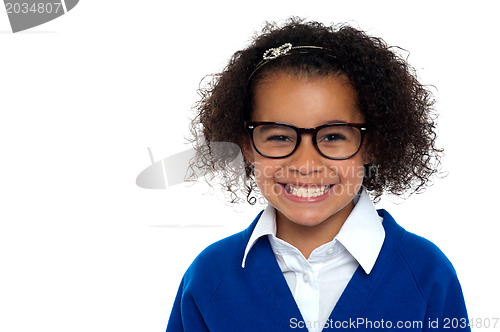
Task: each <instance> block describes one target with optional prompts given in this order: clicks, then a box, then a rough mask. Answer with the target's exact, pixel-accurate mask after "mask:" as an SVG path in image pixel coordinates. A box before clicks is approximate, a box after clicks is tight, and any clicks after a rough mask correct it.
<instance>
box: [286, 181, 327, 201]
mask: <svg viewBox="0 0 500 332" xmlns="http://www.w3.org/2000/svg"><path fill="white" fill-rule="evenodd" d="M284 187H285V190H286V192H287V193H288V194H290V195H293V196H297V197H302V198H312V197H318V196H322V195H324V194H326V193H327V192H328V190H330V188H331V187H332V186H331V185H321V186H317V185H315V186H294V185H292V184H289V183H287V184H285V185H284Z"/></svg>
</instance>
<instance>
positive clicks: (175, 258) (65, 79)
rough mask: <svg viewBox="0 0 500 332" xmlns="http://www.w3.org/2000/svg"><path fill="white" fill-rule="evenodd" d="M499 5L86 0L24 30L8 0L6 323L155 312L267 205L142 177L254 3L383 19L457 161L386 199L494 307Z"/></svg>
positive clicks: (0, 232)
mask: <svg viewBox="0 0 500 332" xmlns="http://www.w3.org/2000/svg"><path fill="white" fill-rule="evenodd" d="M495 8H497V4H496V2H495V1H489V2H487V1H475V2H474V3H473V2H472V1H468V2H460V1H449V2H445V1H440V2H438V1H412V2H410V1H405V2H403V1H345V0H343V1H334V0H330V1H260V0H259V1H256V0H254V1H245V2H243V1H241V2H240V1H227V2H223V1H184V2H181V1H153V0H143V1H124V0H120V1H118V0H113V1H111V0H108V1H89V0H87V1H86V0H82V1H81V2H80V3H79V4H78V5H77V6H76V7H75V8H74V9H73V10H72V11H70V12H69V13H68V14H66V15H64V16H62V17H60V18H58V19H56V20H54V21H52V22H49V23H47V24H44V25H42V26H39V27H36V28H33V29H31V30H29V31H27V32H24V33H18V34H12V33H11V32H9V30H10V26H9V24H8V19H7V15H6V14H4V13H3V8H2V13H0V31H1V33H0V50H1V54H0V158H1V159H0V160H1V162H0V331H8V332H11V331H12V332H13V331H32V330H33V331H34V330H36V331H51V332H56V331H121V332H125V331H163V330H164V329H165V327H166V324H167V320H168V316H169V313H170V309H171V305H172V302H173V300H174V296H175V293H176V291H177V287H178V284H179V281H180V279H181V277H182V274H183V273H184V271H185V269H186V268H187V267H188V265H189V264H190V262H191V261H192V260H193V259H194V257H195V256H196V255H197V254H198V253H199V252H200V251H201V250H202V249H203V248H204V247H205V246H207V245H208V244H210V243H212V242H214V241H216V240H218V239H220V238H222V237H225V236H226V235H229V234H232V233H234V232H236V231H239V230H240V229H243V228H245V227H246V226H247V225H248V224H249V223H250V222H251V221H252V219H253V217H254V216H255V214H256V213H257V211H259V210H260V208H261V207H250V208H248V207H244V206H240V207H236V208H231V207H229V206H227V205H226V204H225V203H224V201H223V199H222V195H221V194H216V195H211V194H210V193H207V192H209V190H208V189H207V187H205V186H203V185H194V186H193V185H191V186H185V185H178V186H174V187H170V188H168V189H167V190H146V189H141V188H139V187H137V186H136V184H135V178H136V176H137V175H138V174H139V173H140V172H141V171H142V170H143V169H144V168H146V167H148V165H150V159H149V155H148V151H147V147H151V149H152V151H153V154H154V156H155V158H156V159H157V160H160V159H162V158H165V157H167V156H169V155H172V154H174V153H177V152H180V151H183V150H185V149H187V148H188V147H187V146H185V145H184V142H185V140H184V137H185V136H186V135H187V134H188V131H187V125H188V118H189V117H190V108H191V106H192V105H193V104H194V103H195V102H196V101H197V99H198V96H197V93H196V89H197V87H198V83H199V81H200V80H201V78H202V77H203V76H204V75H206V74H209V73H215V72H218V71H219V70H220V69H221V68H222V67H223V66H224V64H225V62H226V61H227V60H228V59H229V57H230V56H231V55H232V53H233V52H234V51H236V50H238V49H240V48H242V47H244V46H245V45H246V42H247V41H248V40H249V39H250V37H251V36H252V35H253V33H254V32H255V31H258V30H259V29H260V28H261V26H262V25H263V22H264V21H266V20H282V19H284V18H286V17H288V16H290V15H299V16H302V17H305V18H310V19H314V20H319V21H322V22H325V23H330V22H335V23H338V22H349V23H350V24H352V25H354V26H355V27H360V28H362V29H364V30H366V31H367V32H368V33H369V34H372V35H376V36H381V37H383V38H384V39H385V40H386V41H387V42H388V43H389V44H391V45H397V46H401V47H403V48H405V49H407V50H409V51H410V53H411V54H410V56H409V62H410V63H411V64H412V65H413V66H414V67H415V68H417V70H418V75H419V76H420V78H421V80H422V82H423V83H425V84H433V85H435V86H436V87H437V89H438V90H437V92H436V98H437V99H438V103H437V108H438V110H439V112H440V137H439V145H440V146H442V147H444V148H445V149H446V157H445V159H444V170H445V171H448V172H449V175H448V176H447V177H446V178H444V179H439V180H436V183H435V185H434V186H433V187H431V188H430V189H428V190H427V192H425V193H424V194H422V195H414V196H412V197H411V198H410V199H408V200H407V201H406V202H404V203H400V202H398V204H395V203H394V202H393V201H391V200H387V199H384V200H383V201H382V202H381V203H379V204H378V207H380V208H386V209H388V210H389V211H390V212H391V213H392V215H393V216H394V217H395V218H396V220H397V221H398V222H399V223H400V224H401V225H403V226H404V227H405V228H407V229H408V230H410V231H412V232H415V233H417V234H419V235H422V236H424V237H426V238H428V239H430V240H431V241H433V242H435V243H436V244H437V245H438V246H439V247H440V248H441V249H442V250H443V251H444V252H445V253H446V255H447V256H448V258H450V260H451V261H452V262H453V264H454V266H455V268H456V270H457V272H458V275H459V278H460V280H461V282H462V287H463V290H464V294H465V297H466V302H467V305H468V309H469V314H470V317H471V318H474V319H475V318H483V319H484V318H494V317H499V316H500V306H499V304H498V303H499V298H500V290H499V287H498V271H499V268H498V264H499V263H498V255H499V252H500V245H499V241H498V232H499V230H500V227H499V226H498V224H499V222H500V218H499V215H498V199H497V197H496V194H497V191H498V185H499V180H498V170H497V166H498V150H499V147H498V137H499V136H498V126H499V125H500V124H499V120H500V117H499V115H498V114H499V111H500V107H499V101H498V94H499V89H498V88H499V83H498V77H499V76H500V70H499V67H500V66H499V60H498V57H499V47H498V40H499V37H498V36H499V32H500V31H499V30H500V24H499V23H498V20H497V10H496V9H495ZM215 192H216V193H217V192H218V191H217V190H215ZM195 225H198V226H197V227H194V226H195ZM200 225H201V226H200ZM395 305H397V304H395ZM498 328H500V323H499V324H498V326H497V329H498ZM475 330H477V331H479V330H484V328H483V329H475ZM486 330H487V329H486ZM490 330H492V329H490Z"/></svg>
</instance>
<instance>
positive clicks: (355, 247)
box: [241, 189, 385, 274]
mask: <svg viewBox="0 0 500 332" xmlns="http://www.w3.org/2000/svg"><path fill="white" fill-rule="evenodd" d="M356 201H357V202H356ZM354 202H355V204H356V205H355V206H354V209H353V210H352V211H351V213H350V214H349V217H347V219H346V221H345V222H344V225H342V228H341V229H340V231H339V233H338V234H337V236H336V237H335V239H336V240H337V241H339V242H340V243H341V244H342V245H343V246H344V247H345V249H347V250H348V251H349V253H350V254H351V255H352V256H353V257H354V258H355V259H356V261H357V262H358V263H359V265H361V267H362V268H363V270H364V271H365V272H366V273H367V274H368V273H370V272H371V270H372V269H373V266H374V265H375V261H376V260H377V257H378V255H379V253H380V250H381V248H382V244H383V243H384V239H385V231H384V227H383V226H382V218H380V217H379V215H378V214H377V210H376V209H375V206H374V205H373V203H372V201H371V199H370V197H369V196H368V194H367V193H366V191H365V190H364V189H363V190H362V191H361V193H360V194H359V195H358V196H357V197H356V198H355V200H354ZM270 234H271V235H274V236H276V210H275V208H274V207H273V206H272V205H271V204H268V206H267V207H266V209H265V210H264V212H263V213H262V215H261V217H260V219H259V221H258V222H257V225H255V228H254V230H253V232H252V235H251V236H250V239H249V240H248V243H247V246H246V248H245V254H244V256H243V261H242V263H241V267H242V268H244V267H245V262H246V258H247V255H248V253H249V252H250V250H251V249H252V247H253V245H254V244H255V242H257V240H258V239H259V238H260V237H262V236H266V235H270Z"/></svg>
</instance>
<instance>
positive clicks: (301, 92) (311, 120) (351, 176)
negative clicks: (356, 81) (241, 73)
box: [244, 73, 365, 226]
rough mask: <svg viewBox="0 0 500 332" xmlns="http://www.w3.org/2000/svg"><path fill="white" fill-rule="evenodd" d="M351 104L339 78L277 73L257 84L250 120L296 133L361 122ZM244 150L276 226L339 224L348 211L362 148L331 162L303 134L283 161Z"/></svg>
mask: <svg viewBox="0 0 500 332" xmlns="http://www.w3.org/2000/svg"><path fill="white" fill-rule="evenodd" d="M356 100H357V99H356V92H355V90H354V89H353V88H352V87H351V86H350V85H349V83H348V79H347V78H345V77H343V76H340V77H336V76H333V75H329V76H324V77H313V78H304V77H301V76H296V75H293V74H287V73H276V74H273V75H271V76H270V77H268V78H267V79H265V80H263V81H262V82H259V83H258V84H257V86H256V88H255V96H254V109H253V114H252V118H251V120H252V121H260V122H263V121H271V122H283V123H287V124H291V125H294V126H296V127H301V128H315V127H318V126H321V125H324V124H329V123H337V122H347V123H363V122H364V120H365V119H364V117H363V116H362V115H361V113H360V111H359V109H358V107H357V103H356ZM244 150H245V151H244V152H245V156H246V158H247V159H248V160H249V161H250V162H251V163H252V164H253V166H254V171H255V180H256V183H257V185H258V187H259V189H260V191H261V192H262V194H263V196H264V197H265V198H266V199H267V201H268V202H269V203H270V204H271V205H273V206H274V207H275V208H276V210H277V218H278V223H279V222H283V221H285V222H291V223H294V224H297V225H302V226H316V225H319V224H321V223H323V222H325V221H330V222H334V223H335V222H343V221H345V219H346V218H347V216H348V215H349V213H350V212H351V210H352V209H353V207H354V203H353V198H354V197H355V195H356V193H357V192H358V191H359V189H360V187H361V184H362V182H363V174H364V173H363V170H364V168H363V165H364V164H365V161H364V160H363V147H361V150H360V151H359V152H358V153H357V154H356V155H355V156H353V157H351V158H349V159H346V160H331V159H327V158H325V157H322V156H321V155H320V154H319V152H318V151H317V150H316V149H315V147H314V145H313V141H312V135H311V134H302V140H301V142H300V144H299V146H298V148H297V150H296V151H295V152H294V153H293V154H292V155H290V156H289V157H286V158H283V159H270V158H266V157H263V156H261V155H260V154H259V153H258V152H257V151H256V150H255V149H254V148H253V147H251V143H248V147H247V148H245V149H244ZM301 196H302V197H301Z"/></svg>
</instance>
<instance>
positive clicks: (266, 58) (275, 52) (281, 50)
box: [248, 43, 335, 82]
mask: <svg viewBox="0 0 500 332" xmlns="http://www.w3.org/2000/svg"><path fill="white" fill-rule="evenodd" d="M311 50H313V51H314V50H319V51H324V52H326V54H327V55H328V56H329V57H332V58H335V55H333V52H332V51H331V50H330V49H328V48H324V47H320V46H293V45H292V44H291V43H285V44H283V45H281V46H279V47H276V48H270V49H268V50H267V51H265V52H264V54H263V55H262V60H261V61H260V62H259V63H258V64H257V66H255V69H254V70H253V71H252V73H251V74H250V76H249V77H248V82H250V80H251V79H252V77H253V76H254V75H255V73H256V72H257V71H258V70H259V69H260V68H262V67H263V66H264V65H266V64H267V63H269V62H271V61H273V60H275V59H277V58H279V57H283V56H288V55H293V54H307V53H309V51H311Z"/></svg>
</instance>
